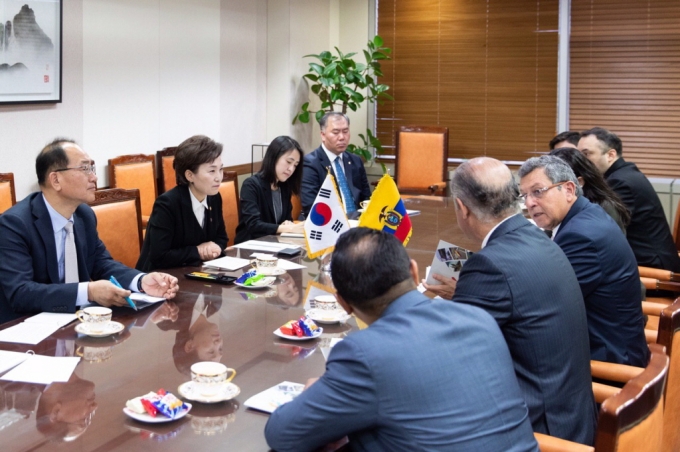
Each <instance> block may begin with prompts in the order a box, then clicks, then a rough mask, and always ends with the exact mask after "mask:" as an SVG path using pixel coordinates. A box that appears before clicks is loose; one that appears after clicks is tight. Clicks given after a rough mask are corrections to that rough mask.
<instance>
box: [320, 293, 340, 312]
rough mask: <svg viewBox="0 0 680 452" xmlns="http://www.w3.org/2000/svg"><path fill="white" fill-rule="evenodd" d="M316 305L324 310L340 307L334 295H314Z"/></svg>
mask: <svg viewBox="0 0 680 452" xmlns="http://www.w3.org/2000/svg"><path fill="white" fill-rule="evenodd" d="M314 306H315V307H316V308H317V309H320V310H322V311H334V310H336V309H340V306H339V305H338V302H337V300H336V299H335V296H334V295H318V296H316V297H314Z"/></svg>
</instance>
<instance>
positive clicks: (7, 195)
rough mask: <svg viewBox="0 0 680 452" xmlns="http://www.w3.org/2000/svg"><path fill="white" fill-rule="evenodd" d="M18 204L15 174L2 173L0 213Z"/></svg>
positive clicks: (0, 175)
mask: <svg viewBox="0 0 680 452" xmlns="http://www.w3.org/2000/svg"><path fill="white" fill-rule="evenodd" d="M16 203H17V197H16V191H15V190H14V173H0V213H3V212H4V211H5V210H7V209H9V208H10V207H12V206H13V205H14V204H16Z"/></svg>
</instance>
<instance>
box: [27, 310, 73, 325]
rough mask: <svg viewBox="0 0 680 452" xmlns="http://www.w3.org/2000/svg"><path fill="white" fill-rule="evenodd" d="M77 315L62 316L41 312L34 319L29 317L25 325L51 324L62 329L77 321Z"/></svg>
mask: <svg viewBox="0 0 680 452" xmlns="http://www.w3.org/2000/svg"><path fill="white" fill-rule="evenodd" d="M77 318H78V317H76V315H75V314H60V313H56V312H41V313H40V314H36V315H34V316H33V317H29V318H27V319H26V320H24V323H50V324H53V325H59V326H60V327H62V326H64V325H68V324H69V323H71V322H73V321H74V320H76V319H77Z"/></svg>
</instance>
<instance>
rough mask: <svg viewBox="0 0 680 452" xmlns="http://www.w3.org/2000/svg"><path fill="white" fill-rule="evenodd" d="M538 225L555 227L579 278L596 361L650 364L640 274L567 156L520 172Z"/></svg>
mask: <svg viewBox="0 0 680 452" xmlns="http://www.w3.org/2000/svg"><path fill="white" fill-rule="evenodd" d="M519 176H520V178H521V181H520V191H521V192H522V193H523V196H524V197H525V198H526V206H527V209H528V210H529V214H530V215H531V217H532V218H533V219H534V221H535V222H536V224H537V225H538V226H539V227H541V228H544V229H546V230H551V231H552V233H553V235H552V237H553V240H554V241H555V243H556V244H557V245H559V246H560V248H562V251H564V254H566V255H567V258H568V259H569V262H570V263H571V266H572V267H573V268H574V272H575V273H576V277H577V278H578V282H579V285H580V286H581V292H582V293H583V299H584V300H585V306H586V314H587V316H588V332H589V334H590V356H591V359H596V360H599V361H608V362H613V363H620V364H629V365H632V366H639V367H646V366H647V363H648V361H649V348H648V347H647V342H646V340H645V332H644V319H643V315H642V303H641V301H642V300H641V294H640V275H639V273H638V268H637V264H636V262H635V256H634V255H633V251H632V250H631V249H630V246H629V245H628V242H627V241H626V238H625V236H624V235H623V232H621V229H620V228H619V227H618V225H617V224H616V222H614V220H613V219H612V218H611V217H610V216H609V215H608V214H607V212H605V211H604V209H602V208H601V207H600V206H598V205H597V204H593V203H591V202H590V201H588V199H586V197H585V196H582V194H583V192H582V190H581V187H580V186H579V184H578V180H577V179H576V176H575V175H574V172H573V171H572V169H571V168H570V167H569V165H568V164H567V163H565V162H564V160H562V159H560V158H558V157H555V156H552V155H544V156H541V157H533V158H530V159H529V160H527V161H526V162H525V163H524V164H523V165H522V167H521V168H520V170H519Z"/></svg>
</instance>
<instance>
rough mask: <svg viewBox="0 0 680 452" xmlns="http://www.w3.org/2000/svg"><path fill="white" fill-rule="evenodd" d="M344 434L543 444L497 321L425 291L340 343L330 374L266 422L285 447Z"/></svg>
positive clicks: (458, 444) (373, 446) (445, 446)
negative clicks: (535, 433) (538, 441)
mask: <svg viewBox="0 0 680 452" xmlns="http://www.w3.org/2000/svg"><path fill="white" fill-rule="evenodd" d="M345 435H349V439H350V445H351V446H352V449H353V450H366V451H383V450H384V451H407V450H408V451H412V450H419V451H420V450H456V451H471V452H480V451H501V450H502V451H526V450H532V451H533V450H538V449H537V446H536V443H535V440H534V438H533V434H532V432H531V424H530V423H529V419H528V416H527V408H526V405H525V404H524V401H523V400H522V395H521V393H520V390H519V387H518V385H517V380H516V378H515V376H514V373H513V370H512V361H511V359H510V354H509V353H508V348H507V346H506V345H505V342H504V341H503V336H502V335H501V333H500V331H499V330H498V326H497V325H496V324H495V322H494V321H493V319H492V318H491V317H490V316H489V315H488V314H486V313H485V312H484V311H482V310H481V309H477V308H475V307H472V306H464V305H460V304H455V303H451V302H448V301H444V300H430V299H428V298H427V297H425V296H423V295H421V294H419V293H418V292H417V291H411V292H408V293H406V294H404V295H402V296H401V297H399V298H397V299H396V300H394V301H393V302H392V303H391V304H390V305H389V306H388V307H387V308H386V309H385V311H384V312H383V314H382V316H381V317H380V318H379V319H378V320H377V321H375V322H374V323H373V324H372V325H370V326H369V327H368V328H367V329H365V330H362V331H356V332H353V333H351V334H350V335H349V336H347V337H346V338H345V339H344V340H343V341H342V342H339V343H338V344H337V345H335V347H333V349H332V350H331V352H330V355H329V357H328V362H327V363H326V372H325V373H324V374H323V376H322V377H321V378H320V379H319V380H318V381H317V382H316V383H314V384H313V385H312V386H311V387H309V388H308V389H307V390H306V391H304V392H303V393H302V394H301V395H299V396H298V397H297V398H296V399H294V400H293V401H292V402H290V403H287V404H285V405H282V406H280V407H279V408H277V409H276V411H274V413H272V415H271V417H270V418H269V421H268V422H267V426H266V427H265V437H266V438H267V443H268V444H269V446H270V447H271V448H273V449H275V450H277V451H279V452H286V451H306V450H313V449H315V448H317V447H319V446H322V445H324V444H327V443H329V442H331V441H333V440H337V439H339V438H342V437H343V436H345Z"/></svg>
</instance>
